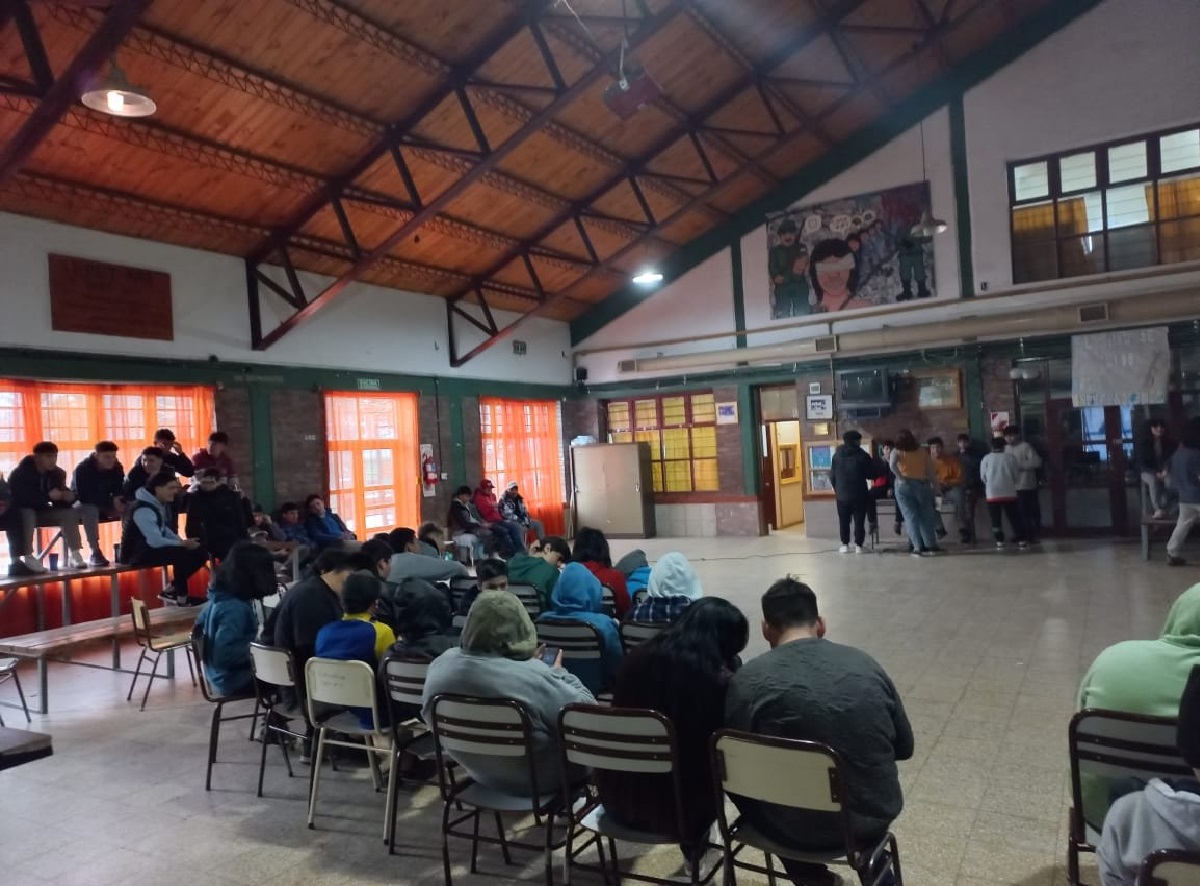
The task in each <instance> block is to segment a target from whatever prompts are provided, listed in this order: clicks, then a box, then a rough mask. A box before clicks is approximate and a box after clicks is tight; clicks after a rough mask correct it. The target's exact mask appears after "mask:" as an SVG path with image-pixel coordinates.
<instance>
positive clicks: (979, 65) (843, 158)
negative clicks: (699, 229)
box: [571, 0, 1102, 345]
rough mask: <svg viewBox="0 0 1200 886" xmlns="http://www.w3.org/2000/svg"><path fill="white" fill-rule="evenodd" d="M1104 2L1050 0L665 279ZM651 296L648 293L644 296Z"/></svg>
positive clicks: (590, 323) (785, 186)
mask: <svg viewBox="0 0 1200 886" xmlns="http://www.w3.org/2000/svg"><path fill="white" fill-rule="evenodd" d="M1101 2H1102V0H1055V2H1053V3H1049V4H1047V5H1046V6H1045V7H1043V8H1042V9H1041V10H1039V11H1038V12H1036V13H1034V14H1033V15H1031V16H1029V17H1027V18H1025V19H1023V20H1022V21H1021V24H1020V27H1019V28H1018V29H1016V30H1015V31H1013V32H1012V33H1011V34H1010V35H1008V36H1007V37H1005V38H1004V39H1002V40H996V41H994V42H993V43H991V44H989V45H988V46H985V47H984V48H983V49H981V50H979V51H978V52H975V53H974V54H972V55H971V57H970V58H968V59H967V60H966V61H965V62H963V64H962V65H960V66H959V67H958V68H956V69H955V70H954V71H953V72H952V73H950V74H949V75H947V76H946V77H943V78H942V79H941V80H938V81H937V82H935V83H933V84H931V85H929V86H927V87H925V88H924V89H921V90H918V91H917V92H916V93H914V94H913V95H911V96H909V97H908V98H906V99H904V100H903V101H902V102H900V103H899V104H897V105H896V106H894V107H893V108H892V109H891V110H890V111H889V112H887V113H886V114H884V115H883V116H882V117H880V118H879V119H878V120H874V121H872V122H870V123H868V124H867V125H866V126H864V127H862V128H861V129H859V130H858V131H857V132H855V133H854V135H852V136H851V137H850V138H848V139H847V140H846V141H845V142H844V143H842V144H839V145H837V146H836V148H835V149H834V150H832V151H830V152H828V153H826V154H825V155H824V156H822V157H820V158H819V159H817V160H815V161H813V162H812V163H810V164H809V165H808V166H806V167H804V169H802V170H800V171H799V172H798V173H796V175H794V176H792V177H791V178H789V179H788V180H787V181H784V182H782V183H781V184H780V185H779V186H777V187H775V188H772V189H771V190H770V191H769V192H768V193H767V194H765V195H764V196H762V197H760V198H759V199H757V200H755V201H754V202H752V203H751V204H749V205H748V206H746V207H745V208H744V209H742V210H741V211H739V212H737V213H736V214H735V215H732V216H730V217H729V218H728V219H727V220H726V221H725V223H724V224H722V225H721V226H720V227H718V228H715V229H713V230H712V231H709V232H707V233H705V234H702V235H700V236H699V237H697V238H696V239H694V240H693V241H691V243H689V244H688V245H687V246H685V247H684V248H682V249H680V250H678V251H677V252H675V253H674V254H672V255H671V256H669V257H667V259H665V260H664V261H663V262H661V263H660V265H659V269H660V270H661V271H662V273H663V285H664V286H665V285H666V284H667V283H670V282H672V281H674V280H678V279H679V278H680V277H682V276H683V275H684V274H685V273H687V272H688V271H690V270H691V269H692V268H695V267H697V266H698V265H699V264H701V263H702V262H704V261H706V260H707V259H709V258H710V257H712V256H713V255H715V254H716V253H718V252H720V251H721V250H722V249H726V248H729V247H730V246H731V245H732V244H733V243H735V242H738V241H739V240H740V239H741V238H742V237H744V236H745V235H746V234H748V233H750V232H751V231H753V230H755V229H756V228H759V227H762V226H763V224H765V222H766V217H767V213H769V212H775V211H778V210H779V209H780V208H782V207H784V206H787V205H788V204H790V203H793V202H795V201H796V200H799V199H801V198H802V197H804V196H805V195H806V194H809V193H811V192H812V191H814V190H815V189H816V188H818V187H819V186H821V185H823V184H825V183H826V182H828V181H829V180H830V179H832V178H833V177H834V176H836V175H838V174H840V173H842V172H844V171H845V170H847V169H849V168H850V167H852V166H854V165H855V164H856V163H859V162H861V161H863V160H865V159H867V158H868V157H870V156H871V155H872V154H874V153H875V152H876V151H878V150H879V149H881V148H883V147H884V146H885V145H887V144H888V142H890V141H892V140H893V139H894V138H896V137H897V136H899V135H901V134H902V133H904V132H907V131H908V130H910V129H912V128H913V127H914V126H916V125H917V124H918V123H920V122H921V121H922V120H924V119H925V118H926V117H928V116H929V115H930V114H932V113H933V112H934V111H936V110H938V109H939V108H941V107H943V106H944V105H945V104H947V103H948V102H950V101H952V100H954V99H955V98H961V97H962V96H963V94H964V93H966V92H967V90H969V89H971V88H972V87H974V86H975V85H977V84H979V83H981V82H982V81H984V80H986V79H987V78H988V77H990V76H992V75H993V74H995V73H996V72H997V71H999V70H1001V69H1002V68H1004V67H1006V66H1008V65H1010V64H1012V63H1013V62H1014V61H1015V60H1016V59H1018V58H1020V57H1021V56H1022V55H1023V54H1024V53H1026V52H1028V51H1029V50H1030V49H1032V48H1033V47H1035V46H1037V45H1038V44H1039V43H1041V42H1042V41H1043V40H1045V39H1046V38H1047V37H1050V36H1051V35H1053V34H1055V33H1057V32H1058V31H1060V30H1062V29H1063V28H1064V27H1066V26H1067V25H1069V24H1070V23H1071V22H1073V21H1074V20H1075V19H1077V18H1078V17H1079V16H1080V15H1082V14H1083V13H1085V12H1088V11H1089V10H1091V9H1093V8H1094V7H1096V6H1098V5H1099V4H1100V3H1101ZM650 297H651V298H653V295H651V296H650ZM646 298H647V296H646V293H645V290H644V288H638V287H633V286H628V287H625V288H623V289H620V290H618V291H617V292H614V293H613V294H612V295H610V296H608V297H607V298H606V299H604V301H602V302H600V303H599V304H597V305H596V306H595V307H593V308H592V309H591V310H590V311H588V312H587V313H585V314H582V315H581V316H579V317H577V318H576V319H575V320H574V321H572V323H571V344H573V345H577V344H579V343H580V342H581V341H583V340H584V339H586V338H588V337H589V336H591V335H593V334H595V333H596V332H598V331H599V330H600V329H602V328H603V327H604V326H606V325H608V324H609V323H611V322H612V321H613V320H615V319H617V318H618V317H620V316H621V315H622V314H624V313H625V312H626V311H629V310H630V309H631V308H633V307H636V306H637V305H639V304H641V303H642V302H643V301H645V299H646Z"/></svg>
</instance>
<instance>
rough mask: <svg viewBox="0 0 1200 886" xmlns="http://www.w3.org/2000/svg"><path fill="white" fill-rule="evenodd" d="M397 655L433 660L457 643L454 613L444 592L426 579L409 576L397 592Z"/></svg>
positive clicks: (394, 649) (393, 648) (394, 650)
mask: <svg viewBox="0 0 1200 886" xmlns="http://www.w3.org/2000/svg"><path fill="white" fill-rule="evenodd" d="M396 610H397V612H396V624H395V628H396V645H395V646H393V647H392V651H393V652H395V653H396V654H397V655H406V656H413V657H425V658H430V659H434V658H437V657H438V656H439V655H441V654H442V653H443V652H445V651H446V650H447V649H453V648H454V647H455V646H457V645H458V637H457V636H455V635H454V633H453V628H452V625H453V622H454V614H453V613H452V612H451V611H450V601H449V600H447V599H446V595H445V593H444V592H442V591H440V590H438V589H437V588H435V587H434V586H433V585H431V584H430V583H429V582H427V581H421V580H420V579H416V578H410V579H408V580H407V581H405V582H404V583H403V584H402V585H401V586H400V592H399V593H398V594H397V595H396Z"/></svg>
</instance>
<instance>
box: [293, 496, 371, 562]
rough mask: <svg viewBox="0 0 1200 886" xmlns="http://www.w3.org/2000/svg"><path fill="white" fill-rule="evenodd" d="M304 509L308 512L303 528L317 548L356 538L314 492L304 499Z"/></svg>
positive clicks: (320, 548) (321, 548)
mask: <svg viewBox="0 0 1200 886" xmlns="http://www.w3.org/2000/svg"><path fill="white" fill-rule="evenodd" d="M304 510H305V511H307V512H308V516H307V517H306V518H305V520H304V528H305V529H306V530H307V531H308V537H309V538H311V539H312V540H313V544H314V545H316V546H317V550H323V549H325V548H327V547H329V546H330V545H331V544H334V543H335V542H339V541H354V540H355V539H356V538H358V536H356V535H355V534H354V533H353V532H351V531H350V530H349V529H347V528H346V524H345V523H343V522H342V518H341V517H339V516H338V515H337V514H335V513H334V512H333V511H331V510H329V509H328V508H326V507H325V500H324V499H323V498H321V496H319V495H316V494H315V493H314V494H313V495H310V496H309V497H308V498H306V499H304Z"/></svg>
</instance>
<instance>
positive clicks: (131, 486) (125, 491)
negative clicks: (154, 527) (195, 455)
mask: <svg viewBox="0 0 1200 886" xmlns="http://www.w3.org/2000/svg"><path fill="white" fill-rule="evenodd" d="M165 458H166V452H164V451H163V450H162V449H161V448H159V447H158V446H147V447H146V448H145V449H143V450H142V454H141V455H140V456H139V457H138V460H137V463H136V464H135V465H134V466H133V467H132V468H130V469H129V474H128V475H127V476H126V477H125V486H124V487H123V488H122V490H121V494H122V496H123V497H124V498H125V501H127V502H128V503H129V504H130V505H132V504H133V499H134V497H135V496H136V495H137V491H138V490H139V489H145V488H146V483H148V482H149V480H150V478H151V477H157V476H158V475H159V474H162V475H164V476H167V477H174V476H175V469H174V468H172V467H171V466H170V465H168V464H167V463H166V461H165ZM188 464H189V468H188V470H191V467H190V465H191V462H188ZM186 476H188V477H190V476H192V475H191V474H187V475H186ZM182 506H183V503H182V502H171V504H170V507H169V508H168V509H167V523H168V525H169V526H170V527H171V531H172V532H178V531H179V512H180V511H181V510H182Z"/></svg>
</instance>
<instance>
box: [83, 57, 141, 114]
mask: <svg viewBox="0 0 1200 886" xmlns="http://www.w3.org/2000/svg"><path fill="white" fill-rule="evenodd" d="M79 99H80V101H82V102H83V104H84V106H85V107H88V108H91V109H92V110H93V111H99V112H100V113H102V114H109V115H111V116H113V117H149V116H150V115H151V114H153V113H154V112H155V111H157V110H158V105H156V104H155V103H154V99H152V98H151V97H150V96H149V95H147V94H146V93H145V91H143V90H141V89H139V88H138V87H136V86H134V85H133V84H131V83H130V82H129V80H128V78H126V76H125V72H124V71H122V70H121V69H120V67H118V66H117V63H116V61H113V62H112V64H111V65H110V66H109V69H108V74H106V75H105V76H104V77H102V78H100V79H99V80H97V81H96V82H95V83H94V84H92V85H91V86H90V87H89V88H88V89H87V90H86V91H85V92H84V93H83V95H81V96H80V97H79Z"/></svg>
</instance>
